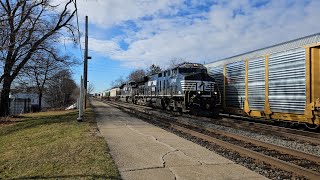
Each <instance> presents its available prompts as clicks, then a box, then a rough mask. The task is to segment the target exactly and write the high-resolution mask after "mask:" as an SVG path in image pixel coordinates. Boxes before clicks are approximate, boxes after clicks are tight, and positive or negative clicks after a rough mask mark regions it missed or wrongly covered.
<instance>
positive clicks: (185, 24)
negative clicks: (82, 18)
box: [78, 0, 320, 66]
mask: <svg viewBox="0 0 320 180" xmlns="http://www.w3.org/2000/svg"><path fill="white" fill-rule="evenodd" d="M197 2H200V1H191V6H192V8H194V7H196V6H197V5H199V3H197ZM251 2H254V1H249V0H241V1H238V0H235V1H218V3H216V4H213V5H212V6H211V7H210V11H209V12H196V13H195V14H188V15H185V16H173V17H172V16H171V17H169V18H168V17H166V18H164V17H163V16H160V14H161V15H163V14H166V15H175V14H176V13H177V12H179V9H181V8H183V10H184V11H188V7H186V5H184V4H183V2H182V1H178V0H175V1H172V0H137V1H133V0H132V1H129V0H108V1H102V0H101V1H93V0H92V1H90V0H88V1H78V4H79V5H78V6H79V12H80V14H82V15H84V14H88V15H89V18H90V22H91V23H93V24H96V25H97V26H100V27H111V26H112V25H115V24H121V23H123V22H124V21H127V20H132V21H134V22H135V24H136V26H137V27H138V28H139V31H136V30H131V29H130V27H128V29H126V30H125V32H126V33H125V35H122V36H121V37H116V38H114V39H108V40H103V39H100V40H98V39H90V44H89V48H90V49H91V50H93V51H96V52H99V53H101V54H104V55H105V56H109V57H111V58H112V59H115V60H121V61H122V62H123V63H124V64H126V65H128V66H132V65H135V66H148V65H150V64H151V63H157V64H159V65H162V66H163V65H165V64H167V63H168V62H169V61H170V60H171V59H172V58H175V57H182V58H186V59H187V60H191V61H198V62H203V61H206V62H208V61H212V60H216V59H219V58H225V57H229V56H233V55H236V54H239V53H244V52H247V51H251V50H255V49H258V48H262V47H266V46H270V45H273V44H276V43H280V42H283V41H288V40H291V39H294V38H299V37H302V36H306V35H309V34H312V33H317V32H319V29H320V24H319V23H316V22H318V17H320V11H319V9H320V1H318V0H312V1H310V3H306V4H305V1H301V0H296V1H279V0H272V1H270V2H269V3H266V4H263V5H261V6H258V7H255V6H254V5H252V4H251ZM257 3H261V1H257ZM144 16H152V17H153V18H152V19H151V20H142V19H140V18H141V17H144ZM100 30H101V31H102V32H103V31H104V30H103V29H100ZM121 40H123V41H125V42H126V43H128V49H127V50H123V49H121V48H120V46H119V44H118V43H119V41H121Z"/></svg>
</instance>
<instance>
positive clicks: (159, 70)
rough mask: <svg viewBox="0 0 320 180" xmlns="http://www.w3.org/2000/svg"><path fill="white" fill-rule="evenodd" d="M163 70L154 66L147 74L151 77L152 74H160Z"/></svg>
mask: <svg viewBox="0 0 320 180" xmlns="http://www.w3.org/2000/svg"><path fill="white" fill-rule="evenodd" d="M161 71H162V69H161V68H160V66H157V65H155V64H152V65H151V66H150V67H149V69H148V70H147V74H148V75H151V74H156V73H159V72H161Z"/></svg>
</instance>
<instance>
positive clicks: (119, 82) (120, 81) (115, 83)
mask: <svg viewBox="0 0 320 180" xmlns="http://www.w3.org/2000/svg"><path fill="white" fill-rule="evenodd" d="M125 82H127V80H126V79H124V78H123V77H122V76H120V77H119V78H118V79H116V80H114V81H112V82H111V86H112V88H115V87H120V86H121V85H122V84H124V83H125Z"/></svg>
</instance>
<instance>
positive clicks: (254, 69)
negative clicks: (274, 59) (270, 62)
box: [248, 57, 265, 111]
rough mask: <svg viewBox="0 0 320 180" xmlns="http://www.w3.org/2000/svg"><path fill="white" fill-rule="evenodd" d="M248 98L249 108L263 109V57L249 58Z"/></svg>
mask: <svg viewBox="0 0 320 180" xmlns="http://www.w3.org/2000/svg"><path fill="white" fill-rule="evenodd" d="M248 98H249V107H250V110H260V111H263V110H264V102H265V58H264V57H262V58H258V59H252V60H249V66H248Z"/></svg>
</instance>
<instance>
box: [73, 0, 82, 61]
mask: <svg viewBox="0 0 320 180" xmlns="http://www.w3.org/2000/svg"><path fill="white" fill-rule="evenodd" d="M73 3H74V8H75V9H76V17H77V29H78V40H79V48H80V54H81V58H82V60H84V58H83V52H82V47H81V38H80V37H81V36H80V28H79V16H78V7H77V0H74V1H73Z"/></svg>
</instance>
